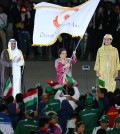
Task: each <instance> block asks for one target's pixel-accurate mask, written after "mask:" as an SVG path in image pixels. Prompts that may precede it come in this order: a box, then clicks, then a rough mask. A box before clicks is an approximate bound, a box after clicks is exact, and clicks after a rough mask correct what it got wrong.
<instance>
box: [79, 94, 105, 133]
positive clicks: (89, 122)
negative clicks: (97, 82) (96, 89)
mask: <svg viewBox="0 0 120 134" xmlns="http://www.w3.org/2000/svg"><path fill="white" fill-rule="evenodd" d="M96 100H97V101H98V108H96V109H93V108H92V106H93V97H92V96H87V97H86V101H85V104H86V106H85V109H83V110H82V111H80V112H79V117H80V121H83V122H84V124H85V132H84V134H92V131H93V128H94V127H96V126H97V122H98V119H99V117H100V114H102V112H103V105H102V103H101V102H100V101H99V99H98V96H97V95H96Z"/></svg>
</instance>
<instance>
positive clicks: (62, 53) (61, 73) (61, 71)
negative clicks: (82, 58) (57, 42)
mask: <svg viewBox="0 0 120 134" xmlns="http://www.w3.org/2000/svg"><path fill="white" fill-rule="evenodd" d="M58 55H59V57H60V58H58V59H56V60H55V69H56V72H57V79H56V80H57V81H58V82H59V83H60V84H61V85H64V84H65V77H66V74H67V75H69V76H71V77H72V64H75V63H76V61H77V59H76V51H73V57H72V58H67V51H66V49H65V48H61V49H60V50H59V52H58Z"/></svg>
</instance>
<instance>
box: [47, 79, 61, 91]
mask: <svg viewBox="0 0 120 134" xmlns="http://www.w3.org/2000/svg"><path fill="white" fill-rule="evenodd" d="M47 83H48V84H49V85H50V86H51V87H52V88H53V89H54V90H63V89H64V88H63V87H62V85H60V84H59V83H58V82H53V81H51V80H48V81H47Z"/></svg>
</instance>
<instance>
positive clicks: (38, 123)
mask: <svg viewBox="0 0 120 134" xmlns="http://www.w3.org/2000/svg"><path fill="white" fill-rule="evenodd" d="M36 88H37V89H38V102H37V103H35V104H34V105H30V106H28V107H26V106H25V105H24V101H23V94H22V93H18V94H17V95H16V97H15V98H14V97H13V96H9V97H8V98H0V131H1V134H14V133H15V134H120V115H119V114H120V89H116V90H115V91H114V92H108V91H107V89H105V88H97V89H96V97H95V98H94V97H93V95H92V94H91V93H89V92H87V93H86V94H84V95H80V94H79V99H76V95H74V94H75V92H76V90H77V89H76V88H77V87H76V86H73V87H71V86H69V84H66V85H64V90H55V89H53V88H52V87H51V86H50V85H48V86H46V88H45V89H43V87H42V86H41V85H40V84H37V86H36V87H35V89H34V88H31V89H29V90H28V92H30V91H33V90H36ZM58 94H59V97H58ZM62 97H63V98H62ZM61 100H62V101H61ZM71 102H74V105H76V107H74V105H73V103H71Z"/></svg>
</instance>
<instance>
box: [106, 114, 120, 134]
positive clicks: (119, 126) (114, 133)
mask: <svg viewBox="0 0 120 134" xmlns="http://www.w3.org/2000/svg"><path fill="white" fill-rule="evenodd" d="M106 134H120V115H118V116H117V117H116V118H115V120H114V128H112V129H110V130H108V131H107V133H106Z"/></svg>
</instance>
